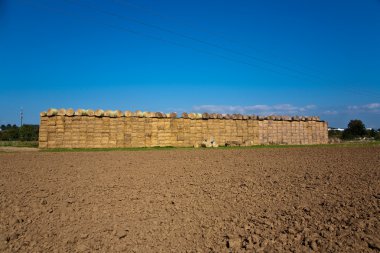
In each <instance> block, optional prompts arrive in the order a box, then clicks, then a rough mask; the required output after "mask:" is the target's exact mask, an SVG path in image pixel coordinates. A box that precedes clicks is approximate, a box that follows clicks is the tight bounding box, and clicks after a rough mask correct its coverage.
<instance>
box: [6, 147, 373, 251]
mask: <svg viewBox="0 0 380 253" xmlns="http://www.w3.org/2000/svg"><path fill="white" fill-rule="evenodd" d="M379 204H380V148H379V147H360V148H339V147H334V148H333V147H317V148H315V147H313V148H306V147H301V148H264V149H236V150H220V149H217V150H208V149H207V150H205V149H201V150H159V151H129V152H128V151H114V152H62V153H48V152H18V153H0V208H1V209H0V211H1V212H0V251H4V252H16V251H19V252H93V251H100V252H284V251H285V252H309V251H318V252H379V250H380V242H379V234H380V221H379V219H380V205H379Z"/></svg>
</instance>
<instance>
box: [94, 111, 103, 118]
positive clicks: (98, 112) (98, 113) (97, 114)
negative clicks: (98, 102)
mask: <svg viewBox="0 0 380 253" xmlns="http://www.w3.org/2000/svg"><path fill="white" fill-rule="evenodd" d="M95 116H96V117H103V116H104V111H103V110H101V109H98V110H96V111H95Z"/></svg>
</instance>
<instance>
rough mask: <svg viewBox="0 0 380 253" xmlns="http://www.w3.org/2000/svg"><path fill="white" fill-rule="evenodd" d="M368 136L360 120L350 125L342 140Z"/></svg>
mask: <svg viewBox="0 0 380 253" xmlns="http://www.w3.org/2000/svg"><path fill="white" fill-rule="evenodd" d="M366 135H367V130H366V128H365V125H364V124H363V122H362V121H361V120H359V119H354V120H351V121H350V122H349V123H348V126H347V128H346V129H345V130H344V131H343V135H342V138H343V139H345V140H351V139H355V138H361V137H364V136H366Z"/></svg>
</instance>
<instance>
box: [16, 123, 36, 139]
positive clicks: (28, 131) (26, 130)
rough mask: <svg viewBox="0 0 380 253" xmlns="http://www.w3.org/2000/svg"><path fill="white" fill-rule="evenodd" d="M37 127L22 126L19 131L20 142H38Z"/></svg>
mask: <svg viewBox="0 0 380 253" xmlns="http://www.w3.org/2000/svg"><path fill="white" fill-rule="evenodd" d="M38 131H39V126H38V125H23V126H22V127H20V129H19V138H20V141H37V140H38Z"/></svg>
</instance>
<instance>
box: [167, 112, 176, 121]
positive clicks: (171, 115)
mask: <svg viewBox="0 0 380 253" xmlns="http://www.w3.org/2000/svg"><path fill="white" fill-rule="evenodd" d="M169 117H170V118H172V119H175V118H177V113H176V112H171V113H170V114H169Z"/></svg>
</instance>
